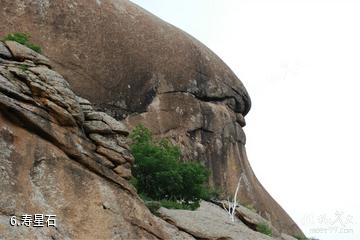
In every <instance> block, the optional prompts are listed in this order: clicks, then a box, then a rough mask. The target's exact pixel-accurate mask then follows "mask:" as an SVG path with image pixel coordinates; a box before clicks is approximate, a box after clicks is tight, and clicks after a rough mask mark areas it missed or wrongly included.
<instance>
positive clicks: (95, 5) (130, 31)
mask: <svg viewBox="0 0 360 240" xmlns="http://www.w3.org/2000/svg"><path fill="white" fill-rule="evenodd" d="M1 7H2V11H1V12H0V20H1V22H2V24H1V26H0V34H1V35H5V34H6V33H9V32H29V33H31V34H32V41H33V42H36V43H37V44H39V45H41V46H42V47H43V50H44V52H45V53H46V54H47V56H48V57H49V58H50V59H52V65H53V66H54V68H55V69H57V70H58V71H59V72H60V73H61V74H62V75H63V76H65V78H66V79H67V80H68V81H69V82H70V84H71V86H72V88H73V89H74V91H75V93H77V94H78V95H81V96H82V97H85V98H88V99H89V100H91V102H93V103H94V104H95V109H96V110H100V111H105V112H106V113H108V114H110V115H112V117H114V118H116V119H124V123H126V124H127V125H128V126H129V127H130V128H132V127H133V126H135V125H136V124H138V123H144V124H145V125H146V126H147V127H149V128H150V129H151V130H152V131H153V132H154V133H155V134H156V135H158V136H167V137H169V138H171V139H172V141H174V142H176V143H177V144H179V145H180V146H181V149H182V152H183V154H184V160H197V161H199V162H201V163H203V164H204V165H206V166H207V167H208V168H209V169H210V170H211V178H210V181H209V182H210V184H211V185H212V186H215V187H216V188H218V189H221V190H222V191H223V195H224V196H226V195H230V194H233V192H234V190H235V188H236V185H237V182H238V179H239V177H240V176H243V177H242V182H241V188H240V191H239V199H240V201H241V202H243V203H245V204H246V203H250V204H252V205H254V207H255V208H256V209H257V210H258V211H259V212H260V213H261V214H262V216H264V217H266V218H267V219H268V220H270V221H271V222H272V223H273V225H274V226H276V227H277V228H278V229H279V230H282V231H284V232H287V233H290V234H301V230H300V229H299V228H298V227H297V225H296V224H295V223H294V222H293V221H292V219H291V218H290V217H289V216H288V215H287V213H286V212H285V211H284V210H283V209H282V208H281V207H280V206H279V205H278V204H277V203H276V202H275V201H274V200H273V199H272V198H271V196H270V195H269V194H268V193H267V192H266V190H265V189H264V188H263V187H262V185H261V184H260V183H259V181H258V180H257V179H256V177H255V175H254V173H253V171H252V169H251V166H250V164H249V162H248V160H247V157H246V152H245V147H244V145H245V141H246V138H245V134H244V132H243V129H242V128H243V126H244V125H245V121H244V116H245V115H246V114H247V113H248V111H249V110H250V106H251V101H250V98H249V95H248V93H247V91H246V89H245V88H244V86H243V84H242V83H241V82H240V80H239V79H238V78H237V77H236V76H235V74H234V73H233V72H232V71H231V70H230V69H229V67H227V66H226V64H224V63H223V61H222V60H221V59H220V58H218V57H217V56H216V55H215V54H214V53H213V52H212V51H211V50H209V49H208V48H207V47H205V46H204V45H203V44H201V43H200V42H199V41H197V40H196V39H194V38H193V37H191V36H190V35H188V34H186V33H185V32H183V31H181V30H179V29H178V28H176V27H174V26H172V25H170V24H168V23H166V22H164V21H162V20H161V19H159V18H157V17H156V16H154V15H152V14H151V13H149V12H147V11H145V10H143V9H142V8H140V7H139V6H137V5H135V4H133V3H131V2H129V1H127V0H92V1H89V0H62V1H44V0H24V1H18V0H17V1H13V0H5V1H2V3H1ZM10 47H11V46H10ZM10 50H11V49H10ZM1 54H2V55H5V56H6V55H7V52H6V50H5V51H4V50H2V53H1ZM38 63H41V62H40V61H38ZM44 64H45V63H44ZM46 64H48V63H46ZM83 107H86V108H87V109H88V110H92V107H90V106H89V105H87V104H83ZM54 108H55V106H54V107H53V108H52V110H51V111H53V112H58V111H56V109H54ZM84 110H86V109H84ZM61 116H62V117H63V118H64V119H68V120H69V121H68V122H67V125H74V124H75V123H78V121H80V120H81V119H79V118H75V117H73V119H74V120H75V122H72V121H70V120H71V118H68V117H69V116H68V115H67V114H62V115H61ZM86 129H87V130H89V131H91V132H92V134H98V133H105V132H108V131H110V130H109V129H108V128H104V125H103V124H102V126H100V125H99V122H92V123H89V124H87V125H86ZM95 136H96V135H95ZM93 137H94V135H93ZM97 139H98V138H97ZM109 141H110V140H109ZM111 141H112V142H114V141H115V139H112V140H111ZM111 141H110V142H111ZM112 150H114V149H112Z"/></svg>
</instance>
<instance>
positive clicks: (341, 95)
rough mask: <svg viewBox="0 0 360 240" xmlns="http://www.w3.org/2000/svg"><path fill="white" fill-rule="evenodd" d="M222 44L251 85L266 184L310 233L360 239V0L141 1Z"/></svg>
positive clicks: (256, 159) (251, 127)
mask: <svg viewBox="0 0 360 240" xmlns="http://www.w3.org/2000/svg"><path fill="white" fill-rule="evenodd" d="M133 2H135V3H137V4H139V5H140V6H142V7H143V8H145V9H147V10H149V11H150V12H152V13H154V14H155V15H157V16H159V17H161V18H162V19H164V20H166V21H168V22H170V23H172V24H173V25H175V26H177V27H179V28H181V29H183V30H185V31H186V32H188V33H190V34H192V35H193V36H194V37H196V38H197V39H199V40H200V41H202V42H203V43H204V44H205V45H207V46H208V47H209V48H211V49H212V50H213V51H214V52H215V53H217V54H218V55H219V56H220V57H221V58H222V59H223V60H224V61H225V62H226V63H227V64H228V65H229V66H230V67H231V68H232V70H233V71H234V72H235V73H236V74H237V76H238V77H239V78H240V79H241V80H242V82H243V83H244V84H245V86H246V88H247V89H248V91H249V93H250V96H251V98H252V102H253V106H252V109H251V111H250V113H249V114H248V115H247V116H246V120H247V126H246V127H245V132H246V135H247V138H248V142H247V152H248V156H249V160H250V163H251V164H252V167H253V169H254V171H255V173H256V175H257V177H258V178H259V179H260V181H261V182H262V184H263V185H264V186H265V187H266V189H267V190H268V191H269V192H270V193H271V195H272V196H273V197H274V198H275V199H276V200H277V201H278V202H279V203H280V205H282V206H283V207H284V209H285V210H286V211H287V212H288V213H289V214H290V215H291V216H292V217H293V219H294V220H295V221H296V222H297V223H298V224H299V226H300V227H301V228H302V229H303V230H304V231H305V233H306V234H307V235H308V236H313V237H317V238H320V239H321V240H335V239H336V240H350V239H351V240H359V239H360V194H359V191H360V187H359V183H360V172H359V170H360V163H359V161H360V146H359V144H360V141H359V137H360V107H359V103H360V71H359V70H360V26H359V25H360V1H344V0H338V1H335V0H333V1H325V0H324V1H320V0H312V1H306V0H301V1H294V0H286V1H272V2H271V3H270V1H265V0H264V1H258V0H251V1H250V0H181V1H180V0H178V1H176V0H133Z"/></svg>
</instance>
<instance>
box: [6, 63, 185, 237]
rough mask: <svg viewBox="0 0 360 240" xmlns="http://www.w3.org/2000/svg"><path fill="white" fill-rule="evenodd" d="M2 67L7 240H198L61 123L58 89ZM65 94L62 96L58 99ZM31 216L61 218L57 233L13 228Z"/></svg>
mask: <svg viewBox="0 0 360 240" xmlns="http://www.w3.org/2000/svg"><path fill="white" fill-rule="evenodd" d="M2 64H3V63H2V62H0V73H1V75H0V189H1V191H0V238H1V239H23V238H24V236H25V238H26V239H89V240H92V239H176V240H180V239H192V238H191V236H189V235H188V234H186V233H184V232H181V231H179V230H178V229H177V228H176V227H174V226H171V225H170V224H169V223H166V222H165V221H163V220H161V219H159V218H157V217H155V216H154V215H152V214H151V213H150V212H149V210H148V209H147V208H146V206H145V205H144V203H143V202H142V201H141V200H140V198H139V197H138V196H137V194H136V191H135V189H134V188H133V187H132V185H130V184H129V183H128V181H126V180H125V179H124V178H123V177H125V178H128V177H129V175H130V174H131V172H130V170H129V169H126V168H124V169H121V168H117V172H118V173H116V172H114V171H113V170H112V168H113V167H114V165H113V164H112V163H111V162H110V161H109V160H107V159H106V158H105V157H103V156H101V155H99V154H97V153H96V152H95V149H96V148H95V145H93V144H92V143H91V140H90V139H87V137H86V136H85V135H84V134H83V132H82V130H81V126H78V125H76V124H75V125H73V126H64V125H60V124H59V123H58V122H59V119H58V118H60V119H61V118H62V117H63V116H61V115H54V116H52V115H51V112H50V111H49V109H50V108H49V102H50V100H49V99H50V96H52V95H53V93H52V92H51V91H50V92H49V89H54V88H51V87H49V86H48V85H46V84H45V85H43V84H42V83H41V82H42V81H40V80H39V79H38V78H36V77H34V76H31V77H28V74H30V73H29V71H26V73H24V74H23V73H22V72H21V71H20V69H16V68H17V66H20V64H18V65H16V64H15V65H13V66H12V70H10V69H8V68H7V67H5V65H2ZM18 70H19V71H18ZM10 71H12V72H10ZM24 79H26V81H25V82H26V83H28V84H29V85H30V82H34V83H37V84H39V86H45V87H44V89H43V90H44V91H45V92H43V93H42V94H40V92H36V91H35V92H31V91H28V90H29V89H27V88H26V87H25V86H26V85H23V84H24V82H23V81H24ZM60 82H61V80H60ZM33 89H38V90H39V89H40V87H39V88H33ZM60 92H61V93H64V92H67V90H66V88H64V89H62V91H60ZM61 93H59V92H57V94H58V97H60V96H62V94H61ZM40 100H41V101H40ZM46 101H48V102H47V103H46ZM46 104H47V105H46ZM54 104H55V103H54ZM59 108H61V109H62V107H60V106H59ZM57 110H59V109H58V108H57V107H56V111H57ZM79 124H81V123H79ZM24 214H30V215H32V216H33V215H34V214H54V215H56V222H57V227H56V228H53V227H44V228H36V227H29V228H27V227H19V228H16V227H15V228H14V227H13V226H11V225H10V224H9V219H10V217H11V216H18V217H19V216H21V215H24ZM17 221H20V219H19V218H18V219H17ZM85 223H86V224H85Z"/></svg>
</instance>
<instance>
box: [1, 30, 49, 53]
mask: <svg viewBox="0 0 360 240" xmlns="http://www.w3.org/2000/svg"><path fill="white" fill-rule="evenodd" d="M30 37H31V35H30V34H28V33H21V32H16V33H9V34H8V35H6V36H5V37H4V38H3V41H15V42H18V43H20V44H22V45H25V46H27V47H28V48H30V49H32V50H34V51H35V52H38V53H41V51H42V50H41V47H40V46H38V45H35V44H32V43H30V42H29V39H30Z"/></svg>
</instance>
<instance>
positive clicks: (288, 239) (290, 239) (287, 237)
mask: <svg viewBox="0 0 360 240" xmlns="http://www.w3.org/2000/svg"><path fill="white" fill-rule="evenodd" d="M281 239H283V240H297V238H294V237H293V236H290V235H287V234H285V233H282V234H281Z"/></svg>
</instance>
